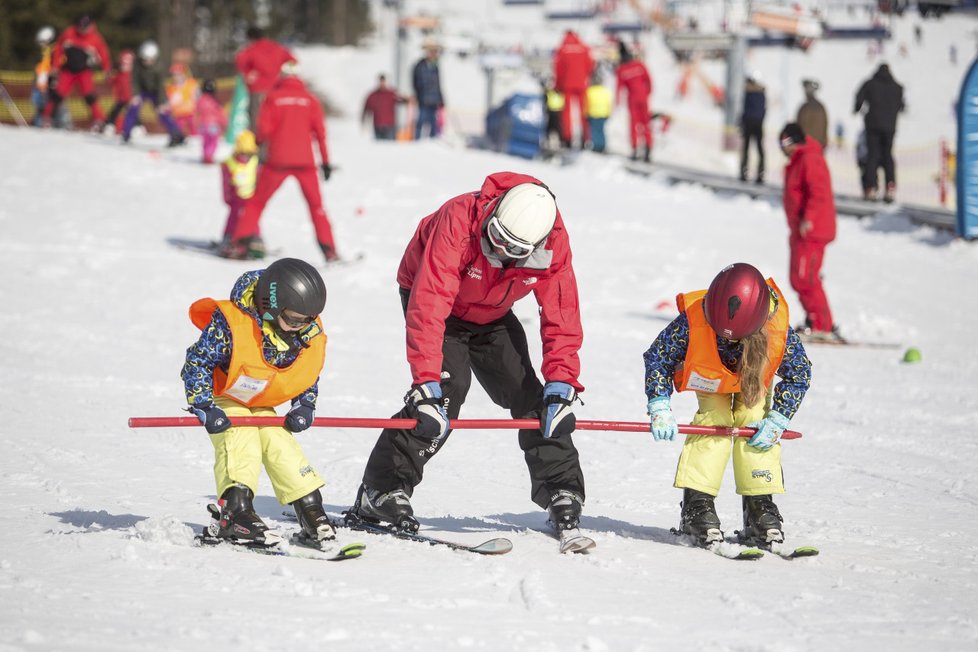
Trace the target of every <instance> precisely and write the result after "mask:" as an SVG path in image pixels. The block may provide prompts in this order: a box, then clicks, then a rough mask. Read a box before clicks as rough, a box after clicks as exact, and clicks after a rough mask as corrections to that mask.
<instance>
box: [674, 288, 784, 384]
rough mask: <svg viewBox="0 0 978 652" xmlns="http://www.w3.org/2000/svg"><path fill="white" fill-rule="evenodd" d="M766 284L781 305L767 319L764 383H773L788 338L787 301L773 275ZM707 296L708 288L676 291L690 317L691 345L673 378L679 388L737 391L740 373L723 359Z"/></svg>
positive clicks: (683, 308)
mask: <svg viewBox="0 0 978 652" xmlns="http://www.w3.org/2000/svg"><path fill="white" fill-rule="evenodd" d="M767 284H768V287H770V288H771V289H772V290H773V291H774V294H775V296H777V298H778V309H777V311H775V313H774V314H773V315H772V316H771V317H769V318H768V322H767V332H768V340H767V360H768V362H767V366H766V367H765V368H764V386H765V387H767V386H769V385H770V384H771V381H772V380H773V379H774V374H775V372H776V371H777V370H778V367H780V366H781V358H783V357H784V349H785V345H786V344H787V340H788V302H787V301H785V298H784V295H783V294H782V293H781V289H780V288H778V286H777V285H776V284H775V283H774V280H773V279H767ZM705 296H706V290H697V291H696V292H687V293H685V294H679V295H676V305H677V306H678V307H679V311H680V312H682V313H685V314H686V319H687V320H688V321H689V346H687V347H686V358H685V359H684V360H683V363H682V365H680V366H679V368H678V369H677V370H676V373H675V374H673V382H674V383H675V384H676V391H677V392H683V391H687V390H692V391H697V392H710V393H713V394H736V393H738V392H740V375H739V374H738V373H736V372H733V371H730V370H729V369H727V367H726V365H724V364H723V362H722V361H721V360H720V353H719V351H717V340H716V337H717V334H716V333H715V332H714V331H713V329H712V328H711V327H710V324H709V323H707V321H706V312H704V310H703V297H705Z"/></svg>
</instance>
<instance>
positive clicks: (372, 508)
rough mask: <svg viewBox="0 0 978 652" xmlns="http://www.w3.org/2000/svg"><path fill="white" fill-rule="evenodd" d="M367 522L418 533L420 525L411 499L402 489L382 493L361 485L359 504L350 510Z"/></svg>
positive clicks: (358, 495) (358, 496) (358, 494)
mask: <svg viewBox="0 0 978 652" xmlns="http://www.w3.org/2000/svg"><path fill="white" fill-rule="evenodd" d="M350 511H352V512H353V514H354V515H355V516H357V517H359V518H362V519H364V520H366V521H374V522H384V523H388V524H390V525H392V526H393V527H394V528H395V529H398V530H404V531H406V532H417V531H418V528H419V527H420V524H419V523H418V520H417V519H416V518H414V510H413V509H412V508H411V498H410V497H409V496H408V495H407V493H406V492H405V491H404V490H402V489H394V490H393V491H388V492H386V493H381V492H379V491H377V490H376V489H371V488H370V487H368V486H367V485H364V484H361V485H360V490H359V491H358V492H357V502H356V504H355V505H353V509H352V510H350Z"/></svg>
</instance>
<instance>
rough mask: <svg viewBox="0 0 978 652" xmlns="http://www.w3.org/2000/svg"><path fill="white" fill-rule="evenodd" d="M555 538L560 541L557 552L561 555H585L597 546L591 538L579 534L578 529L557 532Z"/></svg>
mask: <svg viewBox="0 0 978 652" xmlns="http://www.w3.org/2000/svg"><path fill="white" fill-rule="evenodd" d="M555 536H556V537H557V538H558V539H559V540H560V547H559V550H560V553H561V554H564V553H567V552H578V553H587V552H588V551H589V550H591V549H592V548H594V547H595V546H596V545H598V544H597V543H595V542H594V539H592V538H591V537H588V536H585V535H583V534H581V531H580V530H579V529H578V528H573V529H570V530H557V532H556V533H555Z"/></svg>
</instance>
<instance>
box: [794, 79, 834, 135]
mask: <svg viewBox="0 0 978 652" xmlns="http://www.w3.org/2000/svg"><path fill="white" fill-rule="evenodd" d="M801 85H802V88H804V89H805V102H804V103H803V104H802V105H801V106H800V107H799V108H798V118H797V119H796V122H797V123H798V125H799V126H800V127H801V129H802V131H804V132H805V135H806V136H811V137H812V138H814V139H815V140H816V141H818V144H819V145H821V146H822V149H823V150H824V149H825V148H826V147H828V146H829V115H828V113H827V112H826V111H825V105H824V104H822V103H821V102H819V101H818V98H817V97H815V93H817V92H818V88H819V84H818V82H817V81H815V80H814V79H805V80H803V81H802V82H801Z"/></svg>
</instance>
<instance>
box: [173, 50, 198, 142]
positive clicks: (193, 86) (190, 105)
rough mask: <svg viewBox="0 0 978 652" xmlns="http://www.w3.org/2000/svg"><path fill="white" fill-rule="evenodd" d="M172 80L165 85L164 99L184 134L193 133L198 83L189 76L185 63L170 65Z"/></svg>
mask: <svg viewBox="0 0 978 652" xmlns="http://www.w3.org/2000/svg"><path fill="white" fill-rule="evenodd" d="M170 74H171V75H173V81H171V82H170V83H169V84H167V85H166V99H167V102H168V103H169V104H170V115H172V116H173V121H174V122H176V123H177V126H178V127H179V128H180V131H182V132H183V133H184V134H185V135H188V136H190V135H193V134H196V133H197V132H196V131H195V130H194V114H195V113H196V111H197V98H198V97H199V96H200V84H198V83H197V80H196V79H194V78H193V77H191V76H190V73H189V71H188V70H187V66H186V64H183V63H175V64H173V65H172V66H170Z"/></svg>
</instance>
